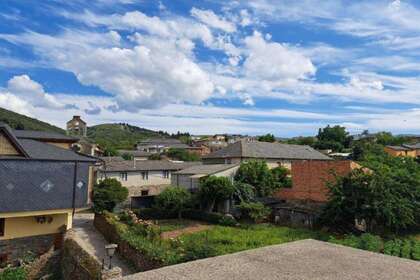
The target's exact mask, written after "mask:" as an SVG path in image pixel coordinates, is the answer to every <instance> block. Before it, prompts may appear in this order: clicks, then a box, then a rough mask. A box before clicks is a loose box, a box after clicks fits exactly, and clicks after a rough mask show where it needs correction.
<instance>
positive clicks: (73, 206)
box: [0, 124, 97, 265]
mask: <svg viewBox="0 0 420 280" xmlns="http://www.w3.org/2000/svg"><path fill="white" fill-rule="evenodd" d="M69 141H70V140H69V138H68V136H66V135H62V136H60V135H59V134H56V133H46V132H39V133H36V132H33V131H12V130H11V129H10V128H9V126H7V125H6V124H0V178H1V180H0V265H1V264H5V263H11V262H14V261H15V260H17V259H19V258H22V257H24V256H25V255H26V254H27V253H28V252H31V253H34V254H41V253H43V252H45V251H47V250H48V249H50V248H52V247H53V246H57V247H59V246H60V242H61V240H62V237H63V233H64V232H65V231H66V230H68V229H70V228H71V227H72V219H73V215H74V213H75V212H76V211H79V210H81V209H86V208H88V207H89V206H90V203H91V200H90V194H91V191H92V187H93V176H92V175H93V165H94V164H95V163H96V162H97V159H96V158H93V157H88V156H84V155H81V154H78V153H75V152H74V151H72V150H70V148H69V146H70V145H69V144H70V142H71V141H70V142H69Z"/></svg>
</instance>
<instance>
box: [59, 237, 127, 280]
mask: <svg viewBox="0 0 420 280" xmlns="http://www.w3.org/2000/svg"><path fill="white" fill-rule="evenodd" d="M73 235H74V233H73V232H72V231H69V232H68V233H67V234H66V239H65V241H64V248H63V255H62V259H61V269H62V276H63V280H98V279H100V280H105V279H107V280H111V279H121V278H122V276H121V269H120V268H119V267H114V268H113V269H111V270H107V269H105V270H102V264H101V263H100V261H99V260H98V259H96V258H95V257H94V256H92V255H91V254H89V253H88V252H87V251H86V250H85V249H84V248H83V247H82V246H80V245H79V244H78V243H77V241H76V240H75V239H74V238H73Z"/></svg>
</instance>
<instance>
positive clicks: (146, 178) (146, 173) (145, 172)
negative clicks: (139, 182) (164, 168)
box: [141, 171, 149, 180]
mask: <svg viewBox="0 0 420 280" xmlns="http://www.w3.org/2000/svg"><path fill="white" fill-rule="evenodd" d="M141 178H142V179H143V180H149V172H147V171H143V172H142V173H141Z"/></svg>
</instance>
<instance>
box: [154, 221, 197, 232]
mask: <svg viewBox="0 0 420 280" xmlns="http://www.w3.org/2000/svg"><path fill="white" fill-rule="evenodd" d="M197 224H203V223H201V222H197V221H192V220H186V219H180V220H178V219H168V220H158V221H157V225H158V226H159V227H160V230H161V231H162V232H166V231H174V230H178V229H183V228H186V227H190V226H194V225H197Z"/></svg>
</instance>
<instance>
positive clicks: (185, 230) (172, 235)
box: [161, 224, 211, 239]
mask: <svg viewBox="0 0 420 280" xmlns="http://www.w3.org/2000/svg"><path fill="white" fill-rule="evenodd" d="M209 228H211V225H200V224H197V225H194V226H189V227H186V228H183V229H177V230H173V231H167V232H163V233H162V234H161V237H162V238H163V239H169V238H176V237H178V236H180V235H182V234H185V233H195V232H199V231H203V230H207V229H209Z"/></svg>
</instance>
